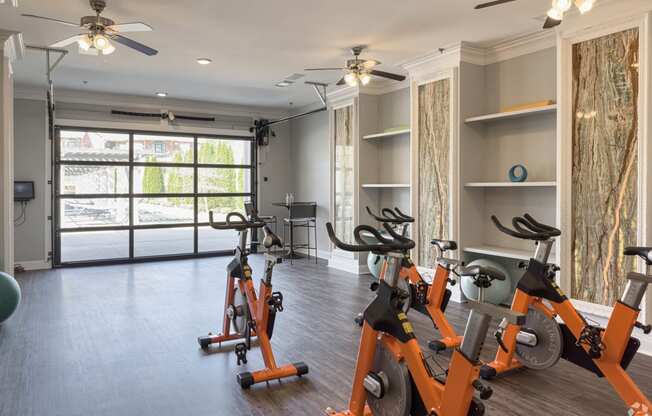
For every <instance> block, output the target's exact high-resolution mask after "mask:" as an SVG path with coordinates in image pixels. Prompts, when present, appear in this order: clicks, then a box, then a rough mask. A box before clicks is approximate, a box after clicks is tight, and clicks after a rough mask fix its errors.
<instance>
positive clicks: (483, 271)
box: [459, 266, 505, 280]
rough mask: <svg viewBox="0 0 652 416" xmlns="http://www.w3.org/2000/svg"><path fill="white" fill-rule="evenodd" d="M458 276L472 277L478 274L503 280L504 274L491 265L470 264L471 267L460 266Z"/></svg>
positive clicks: (476, 276) (491, 278)
mask: <svg viewBox="0 0 652 416" xmlns="http://www.w3.org/2000/svg"><path fill="white" fill-rule="evenodd" d="M459 275H460V276H469V277H473V278H478V277H480V276H486V277H487V278H489V280H505V275H504V274H503V273H501V272H500V271H498V270H496V269H493V268H491V267H483V266H471V267H462V268H461V270H460V272H459Z"/></svg>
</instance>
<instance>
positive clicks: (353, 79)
mask: <svg viewBox="0 0 652 416" xmlns="http://www.w3.org/2000/svg"><path fill="white" fill-rule="evenodd" d="M344 82H346V84H347V85H348V86H349V87H357V86H358V74H356V73H355V72H348V73H347V74H346V75H344Z"/></svg>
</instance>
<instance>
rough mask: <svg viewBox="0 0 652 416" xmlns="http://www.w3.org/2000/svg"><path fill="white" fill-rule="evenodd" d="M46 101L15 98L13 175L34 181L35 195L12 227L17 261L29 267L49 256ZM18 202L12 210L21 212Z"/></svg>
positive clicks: (16, 177) (22, 179) (48, 143)
mask: <svg viewBox="0 0 652 416" xmlns="http://www.w3.org/2000/svg"><path fill="white" fill-rule="evenodd" d="M46 107H47V106H46V104H45V101H39V100H21V99H17V100H15V101H14V108H15V115H14V128H15V135H14V137H15V138H14V177H15V180H17V181H33V182H34V188H35V197H36V198H35V199H34V200H33V201H30V202H28V203H27V206H26V208H25V222H24V223H23V224H22V225H19V226H16V227H15V229H14V249H15V253H14V256H15V259H16V264H20V265H23V266H24V267H28V268H31V267H33V266H29V263H41V264H42V265H45V264H46V263H47V258H48V251H49V250H48V249H47V247H49V241H48V240H49V233H48V232H47V231H46V226H48V225H49V221H48V220H47V216H48V215H49V214H48V213H49V212H50V210H49V206H50V201H49V193H48V192H46V191H47V186H48V184H47V180H48V178H49V169H48V168H47V166H48V165H49V161H48V160H47V159H48V158H49V151H48V147H49V146H50V142H49V140H48V138H47V108H46ZM20 211H21V207H20V204H14V213H15V216H16V217H18V216H19V215H20Z"/></svg>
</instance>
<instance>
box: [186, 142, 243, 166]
mask: <svg viewBox="0 0 652 416" xmlns="http://www.w3.org/2000/svg"><path fill="white" fill-rule="evenodd" d="M197 161H198V162H199V163H208V164H214V165H250V164H251V142H250V141H244V140H221V139H210V138H198V139H197Z"/></svg>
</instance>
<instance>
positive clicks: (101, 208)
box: [60, 198, 129, 228]
mask: <svg viewBox="0 0 652 416" xmlns="http://www.w3.org/2000/svg"><path fill="white" fill-rule="evenodd" d="M60 202H61V203H60V207H61V208H60V209H61V228H80V227H103V226H106V227H111V226H119V225H129V199H128V198H101V199H100V198H98V199H62V200H61V201H60Z"/></svg>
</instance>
